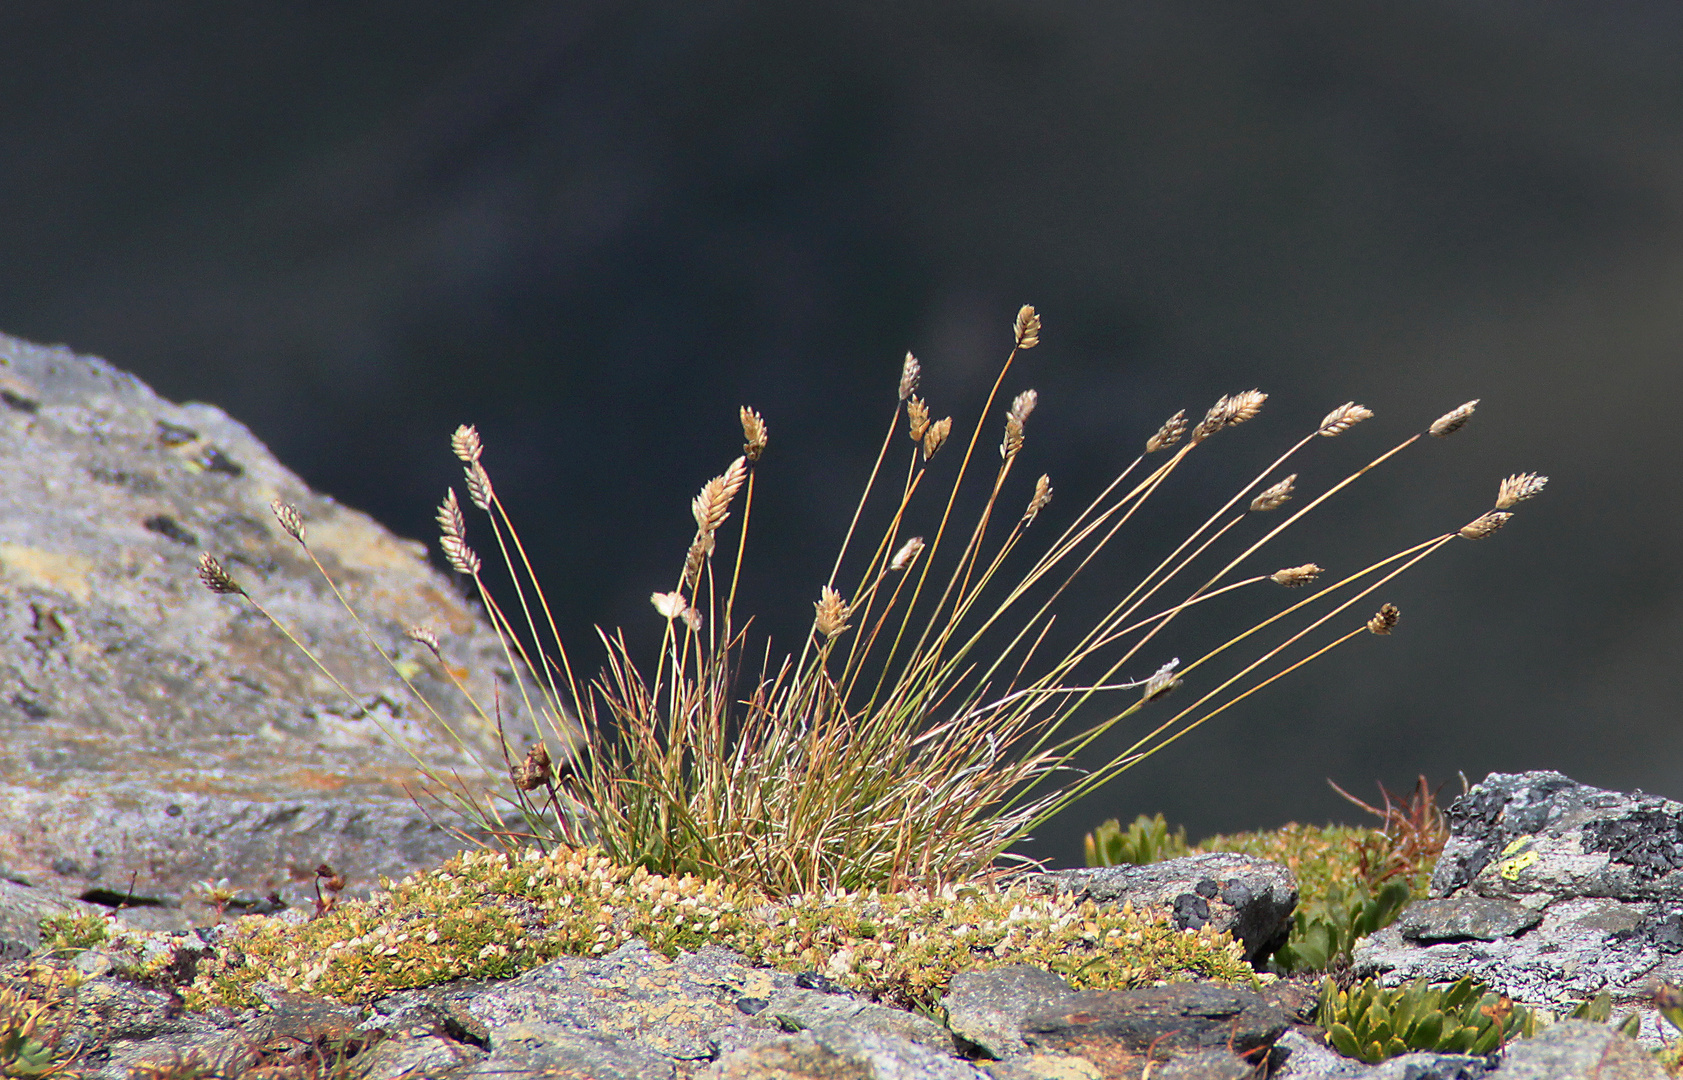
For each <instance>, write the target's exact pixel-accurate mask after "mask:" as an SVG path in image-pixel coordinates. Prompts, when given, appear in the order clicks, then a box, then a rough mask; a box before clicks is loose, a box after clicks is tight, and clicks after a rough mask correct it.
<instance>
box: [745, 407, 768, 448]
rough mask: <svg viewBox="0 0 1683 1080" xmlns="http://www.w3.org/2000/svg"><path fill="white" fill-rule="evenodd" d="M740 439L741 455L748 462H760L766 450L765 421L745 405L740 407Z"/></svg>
mask: <svg viewBox="0 0 1683 1080" xmlns="http://www.w3.org/2000/svg"><path fill="white" fill-rule="evenodd" d="M742 438H743V440H744V441H743V443H742V455H743V456H744V457H746V458H747V459H748V460H749V461H758V460H760V455H761V454H763V453H764V452H765V448H766V420H765V417H763V416H761V415H760V414H759V413H757V412H755V411H754V410H753V409H750V408H749V407H748V406H746V405H744V406H742Z"/></svg>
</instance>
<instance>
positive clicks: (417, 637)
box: [403, 626, 444, 663]
mask: <svg viewBox="0 0 1683 1080" xmlns="http://www.w3.org/2000/svg"><path fill="white" fill-rule="evenodd" d="M403 636H404V637H406V638H408V639H409V640H410V641H413V642H416V643H417V644H420V645H424V646H426V649H427V651H428V652H430V653H432V655H433V659H435V660H437V661H438V662H439V663H443V662H444V654H443V653H442V652H440V651H439V648H438V634H437V633H436V632H435V631H434V630H433V629H432V627H430V626H411V627H410V628H409V629H408V630H406V631H404V634H403Z"/></svg>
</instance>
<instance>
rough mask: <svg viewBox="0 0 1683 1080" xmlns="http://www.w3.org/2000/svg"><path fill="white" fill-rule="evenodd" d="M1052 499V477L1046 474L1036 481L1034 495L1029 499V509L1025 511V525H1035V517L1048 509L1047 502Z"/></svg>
mask: <svg viewBox="0 0 1683 1080" xmlns="http://www.w3.org/2000/svg"><path fill="white" fill-rule="evenodd" d="M1051 501H1052V478H1051V477H1050V476H1046V475H1044V474H1042V475H1041V477H1040V479H1039V480H1036V481H1035V482H1034V497H1033V498H1032V499H1030V500H1029V504H1028V510H1027V511H1025V512H1024V513H1023V524H1024V526H1028V525H1033V524H1034V519H1035V518H1037V517H1039V516H1040V512H1041V511H1042V510H1044V509H1046V504H1047V503H1049V502H1051Z"/></svg>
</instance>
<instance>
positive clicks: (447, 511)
mask: <svg viewBox="0 0 1683 1080" xmlns="http://www.w3.org/2000/svg"><path fill="white" fill-rule="evenodd" d="M437 521H438V531H439V532H440V533H441V534H442V535H443V536H444V537H445V538H446V539H454V540H461V539H463V538H464V537H466V536H467V521H466V520H465V519H464V518H463V517H462V504H461V503H459V502H457V501H456V489H455V488H451V489H450V490H449V491H446V492H445V493H444V501H443V502H441V503H439V504H438V514H437Z"/></svg>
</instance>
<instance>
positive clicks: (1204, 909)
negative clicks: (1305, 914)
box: [1024, 852, 1297, 963]
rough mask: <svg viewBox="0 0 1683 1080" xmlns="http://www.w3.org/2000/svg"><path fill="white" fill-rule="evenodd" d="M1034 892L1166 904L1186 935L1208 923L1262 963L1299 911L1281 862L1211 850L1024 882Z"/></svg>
mask: <svg viewBox="0 0 1683 1080" xmlns="http://www.w3.org/2000/svg"><path fill="white" fill-rule="evenodd" d="M1024 880H1025V884H1027V885H1028V886H1029V887H1030V888H1031V889H1037V890H1041V891H1046V892H1054V891H1055V892H1063V893H1073V894H1075V895H1076V896H1077V897H1078V898H1080V899H1082V900H1095V901H1097V902H1099V903H1101V904H1119V903H1122V902H1123V901H1130V902H1132V903H1133V905H1134V906H1135V907H1144V906H1153V907H1156V906H1163V907H1167V908H1169V909H1170V910H1172V911H1173V913H1174V921H1175V925H1176V926H1179V927H1180V928H1181V929H1183V930H1185V929H1188V928H1190V929H1198V928H1200V927H1202V926H1205V925H1206V924H1210V925H1214V926H1215V928H1216V929H1218V930H1225V931H1227V932H1228V933H1230V934H1232V935H1233V936H1234V937H1235V938H1237V939H1238V940H1239V941H1241V942H1243V943H1244V946H1245V959H1247V960H1249V961H1251V962H1252V963H1257V962H1259V961H1260V960H1261V959H1263V958H1264V957H1266V956H1267V955H1268V954H1269V953H1271V952H1273V951H1274V950H1275V949H1277V948H1279V947H1280V946H1281V945H1283V944H1285V940H1286V935H1287V934H1288V933H1289V932H1290V931H1291V914H1292V911H1293V909H1294V908H1296V907H1297V880H1296V879H1295V878H1293V877H1292V875H1291V871H1289V870H1287V869H1286V868H1285V867H1283V866H1280V865H1279V864H1278V863H1271V862H1268V861H1267V860H1264V859H1254V858H1252V857H1250V856H1249V855H1236V854H1231V853H1228V852H1212V853H1209V854H1204V855H1188V856H1186V857H1184V858H1179V859H1167V860H1165V861H1163V862H1160V863H1151V864H1149V865H1146V866H1105V867H1096V868H1091V869H1082V870H1055V871H1052V872H1051V873H1046V874H1039V875H1033V876H1031V877H1028V878H1025V879H1024Z"/></svg>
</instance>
